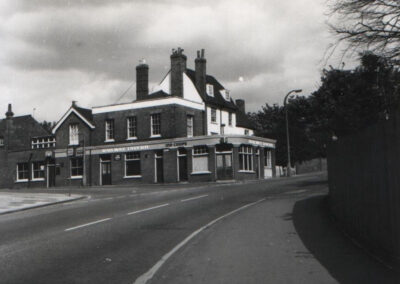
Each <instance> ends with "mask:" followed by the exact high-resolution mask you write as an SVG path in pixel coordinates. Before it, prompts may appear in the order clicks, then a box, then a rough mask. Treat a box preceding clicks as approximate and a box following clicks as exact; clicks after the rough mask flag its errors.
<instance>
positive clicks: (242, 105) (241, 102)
mask: <svg viewBox="0 0 400 284" xmlns="http://www.w3.org/2000/svg"><path fill="white" fill-rule="evenodd" d="M235 102H236V106H237V107H238V109H239V110H240V111H241V112H243V113H246V108H245V102H244V100H242V99H238V100H236V101H235Z"/></svg>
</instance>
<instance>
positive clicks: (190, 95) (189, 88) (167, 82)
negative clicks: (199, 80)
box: [152, 73, 203, 103]
mask: <svg viewBox="0 0 400 284" xmlns="http://www.w3.org/2000/svg"><path fill="white" fill-rule="evenodd" d="M160 90H162V91H164V92H165V93H167V94H171V73H168V74H167V76H165V78H164V80H162V82H161V83H160V84H159V85H158V86H155V87H154V88H153V91H152V93H155V92H158V91H160ZM183 98H184V99H185V100H188V101H192V102H196V103H202V102H203V100H202V98H201V97H200V95H199V93H198V92H197V89H196V87H195V85H194V84H193V82H192V80H190V78H189V77H188V76H187V75H186V74H185V73H183Z"/></svg>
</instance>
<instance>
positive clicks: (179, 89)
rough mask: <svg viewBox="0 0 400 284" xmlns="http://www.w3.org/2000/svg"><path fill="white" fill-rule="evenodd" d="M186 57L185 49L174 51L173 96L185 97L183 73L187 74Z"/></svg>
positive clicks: (172, 65)
mask: <svg viewBox="0 0 400 284" xmlns="http://www.w3.org/2000/svg"><path fill="white" fill-rule="evenodd" d="M186 59H187V58H186V55H184V54H183V49H182V48H180V47H178V49H172V54H171V95H173V96H177V97H183V73H184V72H186Z"/></svg>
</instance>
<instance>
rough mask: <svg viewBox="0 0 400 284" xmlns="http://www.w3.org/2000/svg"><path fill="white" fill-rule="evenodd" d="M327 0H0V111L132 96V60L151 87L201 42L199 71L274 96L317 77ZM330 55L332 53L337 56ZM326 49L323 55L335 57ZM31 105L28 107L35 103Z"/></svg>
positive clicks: (274, 99) (42, 111) (242, 93)
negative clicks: (143, 65)
mask: <svg viewBox="0 0 400 284" xmlns="http://www.w3.org/2000/svg"><path fill="white" fill-rule="evenodd" d="M325 2H326V0H296V1H282V0H252V1H243V0H221V1H217V0H202V1H187V0H171V1H169V0H165V1H162V0H153V1H151V0H147V1H146V0H130V1H128V0H125V1H124V0H113V1H107V0H25V1H24V0H13V1H1V2H0V41H1V45H0V117H3V116H4V114H3V113H4V112H5V110H6V107H7V104H8V103H12V104H13V109H14V112H15V113H16V115H23V114H32V113H34V115H35V118H37V119H38V120H50V121H54V120H58V118H59V117H60V116H61V115H62V114H63V113H64V112H65V111H66V110H67V108H68V107H69V106H70V104H71V101H72V100H76V101H78V104H79V105H81V106H84V107H92V106H98V105H106V104H110V103H116V102H127V101H132V100H134V99H135V97H136V95H135V86H133V87H132V88H131V89H130V90H129V91H128V92H127V93H126V95H125V96H124V97H123V98H121V99H119V98H120V97H121V95H122V94H123V93H124V92H125V90H127V88H128V87H129V86H130V85H131V84H132V82H134V80H135V66H136V65H137V64H138V62H139V60H140V59H142V58H145V59H146V61H147V63H148V64H149V65H150V87H151V86H152V85H155V84H157V83H158V82H160V80H161V79H162V77H163V76H164V74H165V73H166V72H167V71H168V69H169V66H170V60H169V55H170V53H171V49H172V48H176V47H178V46H179V47H182V48H183V49H184V50H185V54H186V55H187V57H188V67H189V68H193V67H194V58H195V54H196V50H198V49H201V48H204V49H205V50H206V58H207V72H208V73H209V74H212V75H214V76H216V77H217V78H218V79H219V80H220V81H221V83H222V84H223V85H224V86H225V88H227V89H229V90H231V95H232V97H234V98H244V99H246V108H247V110H249V111H256V110H258V109H260V107H261V105H264V104H265V103H266V102H268V103H270V104H272V103H279V104H281V103H282V100H283V97H284V95H285V94H286V93H287V91H289V90H291V89H293V88H302V89H303V93H304V94H305V95H307V94H310V93H311V92H312V91H314V90H315V89H316V88H318V86H319V82H320V74H321V70H322V68H323V67H326V65H325V64H326V63H325V61H324V52H325V51H326V49H327V47H328V45H329V44H330V43H332V42H333V41H334V40H333V38H332V35H331V34H330V32H329V29H328V26H327V24H326V21H327V20H328V18H327V16H326V12H327V8H326V3H325ZM337 58H339V56H338V57H337ZM337 58H335V56H334V57H332V58H331V59H330V61H329V64H332V65H334V66H338V64H340V60H338V59H337ZM34 109H35V110H34Z"/></svg>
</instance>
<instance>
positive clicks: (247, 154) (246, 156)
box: [239, 145, 254, 173]
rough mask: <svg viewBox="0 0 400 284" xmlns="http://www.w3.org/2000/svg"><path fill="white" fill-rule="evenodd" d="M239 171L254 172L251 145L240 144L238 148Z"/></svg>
mask: <svg viewBox="0 0 400 284" xmlns="http://www.w3.org/2000/svg"><path fill="white" fill-rule="evenodd" d="M240 157H242V159H240ZM240 160H241V161H240ZM239 172H251V173H252V172H254V155H253V147H252V146H250V145H242V146H240V148H239Z"/></svg>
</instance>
